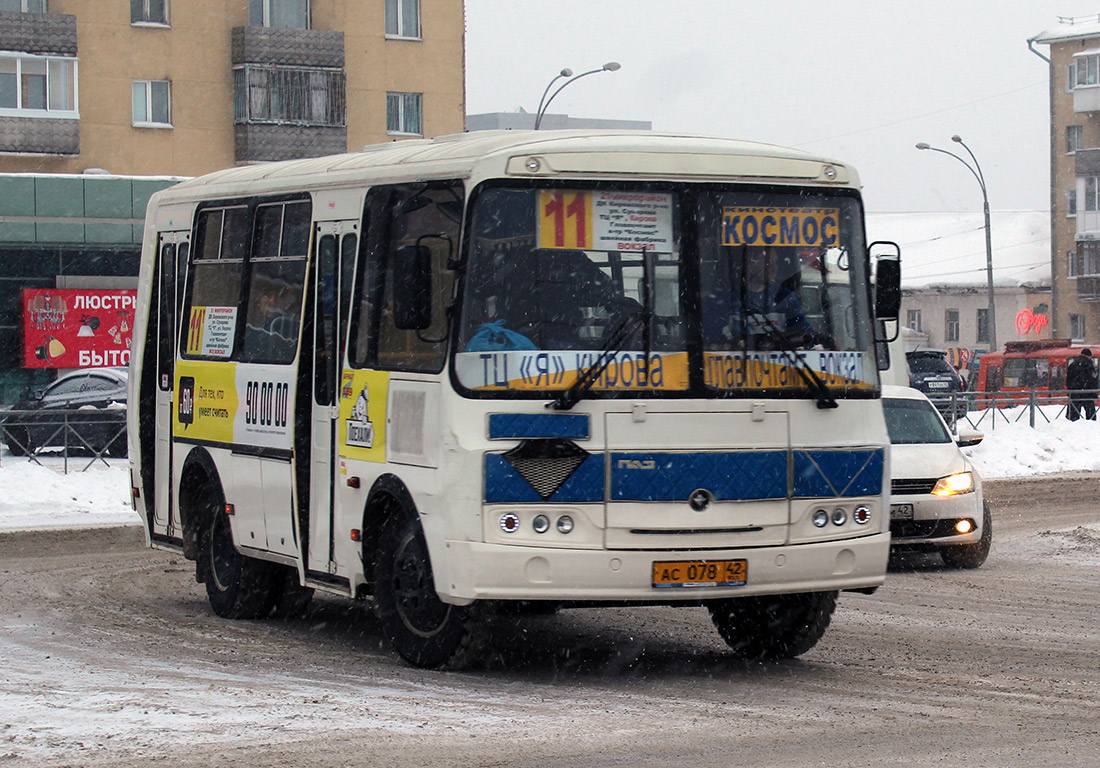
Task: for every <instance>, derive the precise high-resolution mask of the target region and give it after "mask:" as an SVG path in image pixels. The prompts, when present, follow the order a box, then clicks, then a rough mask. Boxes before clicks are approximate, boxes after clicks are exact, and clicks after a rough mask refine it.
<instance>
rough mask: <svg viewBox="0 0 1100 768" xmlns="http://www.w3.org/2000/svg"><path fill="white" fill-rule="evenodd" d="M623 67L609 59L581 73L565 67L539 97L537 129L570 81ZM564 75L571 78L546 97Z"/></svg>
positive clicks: (536, 117)
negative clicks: (552, 102) (600, 65)
mask: <svg viewBox="0 0 1100 768" xmlns="http://www.w3.org/2000/svg"><path fill="white" fill-rule="evenodd" d="M621 67H622V65H621V64H619V62H617V61H609V62H607V63H606V64H604V65H603V66H602V67H600V68H599V69H590V70H588V71H587V72H581V73H580V74H579V75H574V74H573V70H571V69H569V68H568V67H566V68H565V69H563V70H562V71H561V72H559V73H558V74H556V75H554V79H553V80H551V81H550V82H549V83H547V84H546V90H544V91H543V92H542V98H541V99H539V108H538V109H537V110H536V111H535V130H536V131H537V130H538V129H539V126H540V125H542V118H543V117H545V115H546V110H547V109H549V108H550V102H551V101H553V100H554V97H555V96H557V95H558V94H559V93H561V92H562V90H563V89H564V88H565V86H567V85H569V84H570V83H575V82H577V81H578V80H580V79H581V78H582V77H586V76H588V75H594V74H596V73H597V72H614V71H616V70H618V69H620V68H621ZM562 77H568V78H569V79H568V80H566V81H565V82H564V83H562V84H561V85H559V86H558V89H557V90H556V91H554V92H553V93H552V94H551V95H550V98H549V99H548V98H546V94H547V93H549V92H550V86H552V85H553V84H554V83H556V82H557V81H558V79H559V78H562Z"/></svg>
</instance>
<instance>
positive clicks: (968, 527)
mask: <svg viewBox="0 0 1100 768" xmlns="http://www.w3.org/2000/svg"><path fill="white" fill-rule="evenodd" d="M955 530H956V531H958V532H959V533H970V532H971V531H972V530H974V523H972V522H970V521H969V520H960V521H959V522H957V523H955Z"/></svg>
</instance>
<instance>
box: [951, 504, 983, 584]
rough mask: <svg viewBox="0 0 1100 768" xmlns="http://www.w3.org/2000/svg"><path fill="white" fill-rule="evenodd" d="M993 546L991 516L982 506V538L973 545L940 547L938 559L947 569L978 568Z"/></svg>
mask: <svg viewBox="0 0 1100 768" xmlns="http://www.w3.org/2000/svg"><path fill="white" fill-rule="evenodd" d="M992 546H993V514H992V513H991V512H990V511H989V504H984V503H983V504H982V537H981V538H980V539H978V540H977V541H976V542H974V543H973V544H956V545H954V546H949V547H940V557H941V558H943V563H944V565H946V566H947V567H948V568H978V567H980V566H981V565H982V564H983V563H984V562H985V560H986V558H987V557H989V549H990V547H992Z"/></svg>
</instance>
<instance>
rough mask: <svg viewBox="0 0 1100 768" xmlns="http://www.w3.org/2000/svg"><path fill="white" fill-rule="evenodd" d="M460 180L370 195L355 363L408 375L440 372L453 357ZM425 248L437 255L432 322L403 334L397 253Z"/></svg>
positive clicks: (355, 330)
mask: <svg viewBox="0 0 1100 768" xmlns="http://www.w3.org/2000/svg"><path fill="white" fill-rule="evenodd" d="M462 194H463V193H462V185H461V183H459V182H448V183H444V184H431V185H427V186H425V185H424V184H408V185H400V186H394V187H383V188H376V189H374V190H372V191H371V193H370V195H368V198H367V207H368V212H369V214H370V215H369V216H368V220H369V221H370V222H371V224H370V229H369V232H368V238H369V241H368V249H367V251H368V253H367V265H366V269H365V270H360V281H359V282H360V285H359V302H360V303H359V307H358V308H357V310H358V311H357V312H356V319H357V322H356V325H355V327H354V328H353V330H352V352H353V363H354V364H355V365H357V366H359V367H364V366H371V367H373V366H377V367H379V368H390V369H395V370H407V371H426V372H432V373H435V372H438V371H441V370H442V369H443V364H444V362H445V360H446V349H447V331H448V314H449V313H448V311H447V307H448V306H449V304H450V302H451V300H452V298H453V295H454V272H453V271H452V270H451V269H450V267H449V265H448V263H447V262H448V260H449V259H452V258H454V257H455V256H457V253H456V249H457V247H458V239H459V221H460V214H461V202H462ZM405 245H422V246H424V247H426V248H428V249H429V250H430V251H431V262H432V270H431V302H432V306H431V317H432V322H431V325H430V326H429V327H428V328H426V329H424V330H401V329H399V328H397V327H396V325H395V324H394V318H393V278H392V268H391V265H392V263H393V258H394V255H395V254H396V252H397V249H398V248H400V247H401V246H405Z"/></svg>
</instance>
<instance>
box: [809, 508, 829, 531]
mask: <svg viewBox="0 0 1100 768" xmlns="http://www.w3.org/2000/svg"><path fill="white" fill-rule="evenodd" d="M810 519H811V520H812V521H813V523H814V525H816V526H817V527H818V528H824V527H825V526H826V525H828V524H829V513H828V512H826V511H825V510H824V509H817V510H814V514H813V517H811V518H810Z"/></svg>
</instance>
